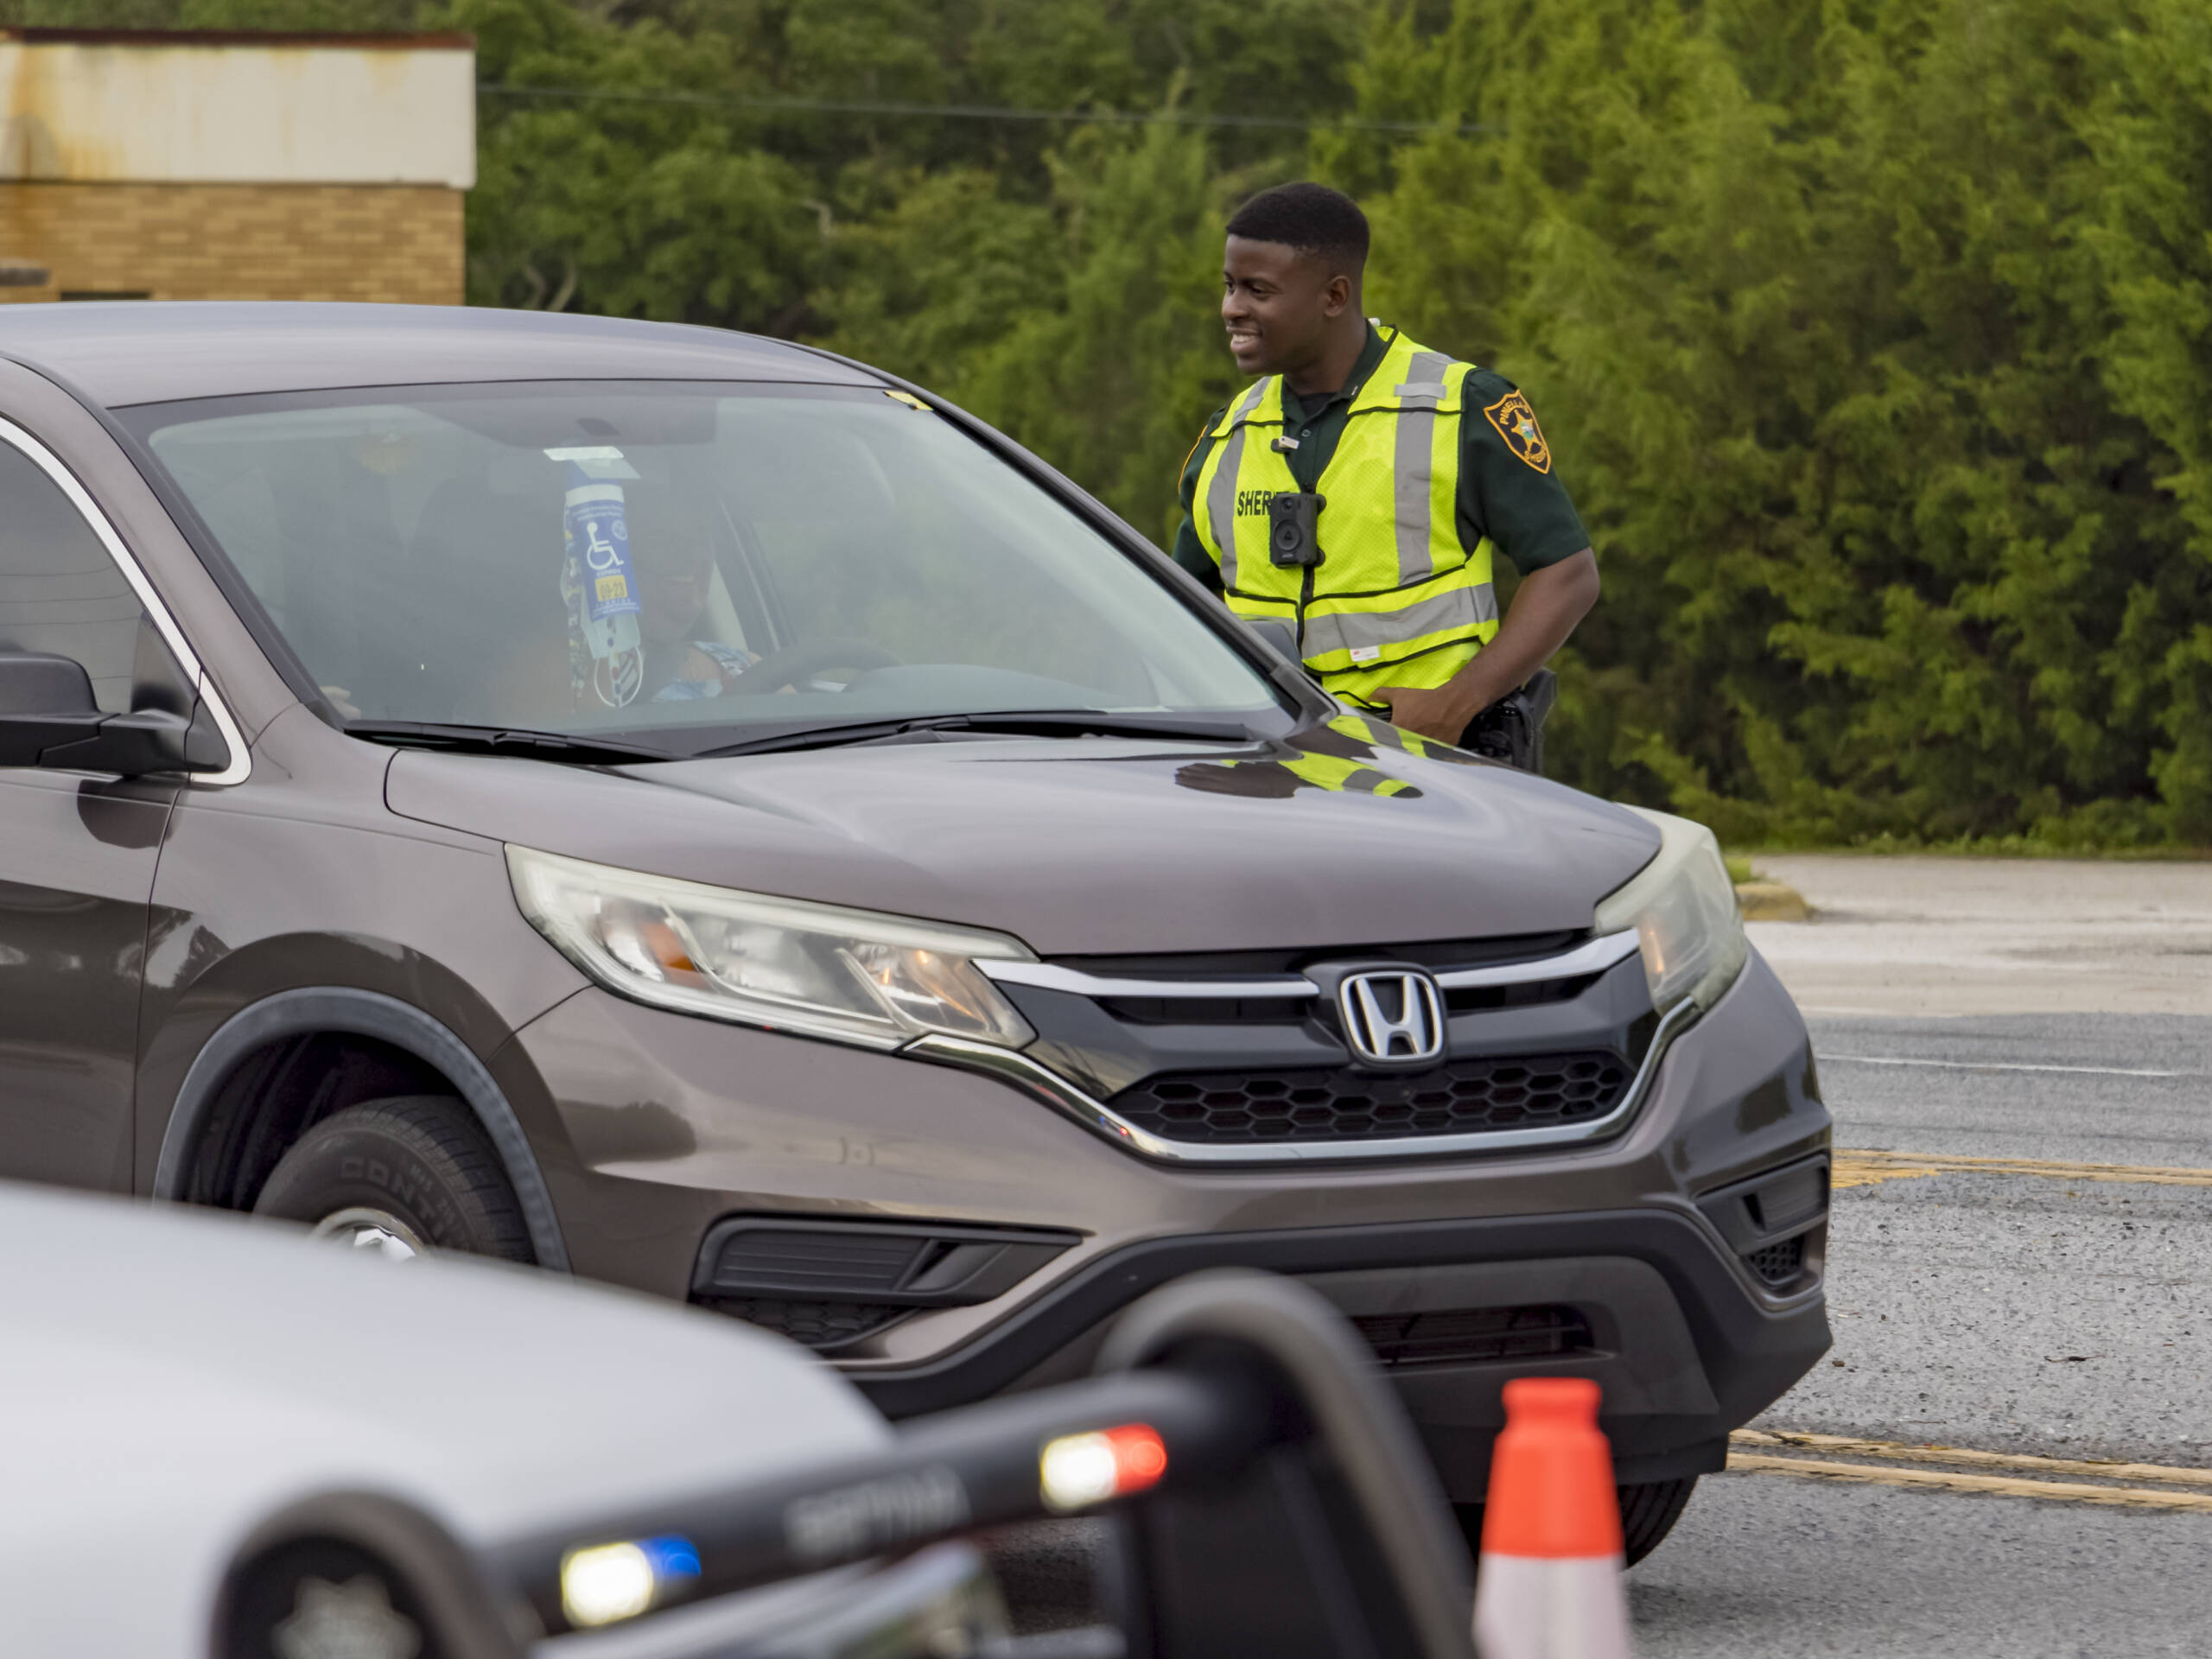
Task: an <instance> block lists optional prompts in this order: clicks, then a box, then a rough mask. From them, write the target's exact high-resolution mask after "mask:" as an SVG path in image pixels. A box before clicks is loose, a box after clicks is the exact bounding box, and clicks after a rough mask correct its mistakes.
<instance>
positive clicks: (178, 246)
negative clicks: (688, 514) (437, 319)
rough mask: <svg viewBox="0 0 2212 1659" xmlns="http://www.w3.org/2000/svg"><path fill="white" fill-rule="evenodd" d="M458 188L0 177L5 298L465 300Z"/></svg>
mask: <svg viewBox="0 0 2212 1659" xmlns="http://www.w3.org/2000/svg"><path fill="white" fill-rule="evenodd" d="M462 200H463V193H462V192H461V191H460V190H456V189H449V188H445V187H443V186H440V185H404V184H371V185H354V184H188V183H170V182H161V183H81V184H80V183H64V182H60V181H55V182H22V183H5V182H0V258H4V259H6V260H8V261H10V262H11V263H18V264H27V265H31V266H36V267H41V268H43V269H44V270H45V271H46V273H47V275H48V282H47V283H45V285H43V286H39V287H0V302H7V301H25V300H54V299H60V298H63V297H65V296H68V297H74V296H79V295H81V296H87V297H89V296H95V295H99V296H107V295H114V296H124V295H128V296H133V297H137V296H143V297H146V298H149V299H156V300H369V301H386V302H401V303H406V304H416V305H458V304H460V303H461V288H462V281H463V271H462V231H461V204H462Z"/></svg>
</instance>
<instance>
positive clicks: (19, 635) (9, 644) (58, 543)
mask: <svg viewBox="0 0 2212 1659" xmlns="http://www.w3.org/2000/svg"><path fill="white" fill-rule="evenodd" d="M144 614H145V613H144V609H143V607H142V606H141V605H140V604H139V603H138V595H137V594H135V593H133V592H132V591H131V588H130V582H127V581H126V580H124V575H123V572H122V571H121V570H120V569H118V568H117V567H116V563H115V561H114V559H112V558H111V557H110V556H109V555H108V550H107V549H106V548H105V546H103V545H102V544H101V543H100V539H99V537H98V536H96V535H94V534H93V532H92V526H91V525H90V524H86V522H85V519H84V517H83V515H82V514H80V513H79V512H78V511H77V509H76V507H75V505H73V504H72V502H71V501H70V499H69V498H68V497H67V496H66V495H64V494H62V493H61V490H60V486H58V485H56V484H55V483H54V480H52V479H50V478H48V476H47V475H46V474H45V473H43V472H42V471H41V470H40V469H39V467H38V466H37V464H36V463H35V462H34V461H32V460H31V459H30V457H29V456H28V455H26V454H23V453H22V451H20V450H18V449H16V448H12V447H10V446H9V445H7V444H4V443H0V650H6V651H39V652H53V653H54V654H55V655H57V656H61V657H73V658H76V659H77V661H79V663H81V664H84V667H85V672H86V673H87V674H88V675H90V676H91V677H92V692H93V695H94V696H97V697H98V698H99V705H100V707H101V708H102V709H109V710H111V711H113V712H115V713H118V714H120V713H123V712H124V711H126V710H128V709H130V706H131V687H132V684H133V682H134V678H135V677H136V676H135V675H134V669H137V670H139V671H143V670H144V669H145V668H146V667H147V666H149V664H145V663H144V662H143V661H142V660H141V659H140V639H139V634H140V626H141V622H142V619H143V618H144ZM145 632H146V633H147V635H148V636H149V639H148V643H149V645H153V646H154V651H155V652H156V653H158V654H159V656H161V657H162V658H164V659H165V658H167V655H168V653H167V652H163V651H161V650H160V647H159V645H158V644H157V643H156V642H155V641H154V640H153V639H152V634H153V630H152V628H151V626H147V627H146V629H145ZM172 672H173V671H172Z"/></svg>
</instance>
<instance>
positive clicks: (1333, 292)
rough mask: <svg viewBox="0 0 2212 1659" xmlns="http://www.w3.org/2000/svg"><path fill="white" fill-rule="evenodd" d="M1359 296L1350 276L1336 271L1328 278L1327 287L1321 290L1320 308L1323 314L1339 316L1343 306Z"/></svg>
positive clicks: (1351, 302) (1353, 301)
mask: <svg viewBox="0 0 2212 1659" xmlns="http://www.w3.org/2000/svg"><path fill="white" fill-rule="evenodd" d="M1358 298H1359V290H1358V289H1356V288H1354V287H1353V286H1352V281H1351V277H1347V276H1345V275H1344V272H1342V271H1338V273H1337V274H1336V275H1335V276H1333V277H1330V278H1329V285H1328V287H1326V288H1325V289H1322V290H1321V310H1322V313H1323V315H1326V316H1331V317H1341V316H1342V315H1344V308H1345V307H1346V306H1348V305H1351V304H1354V303H1356V302H1357V300H1358Z"/></svg>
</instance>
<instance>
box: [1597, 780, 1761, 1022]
mask: <svg viewBox="0 0 2212 1659" xmlns="http://www.w3.org/2000/svg"><path fill="white" fill-rule="evenodd" d="M1628 810H1630V811H1631V812H1635V813H1638V814H1640V815H1641V816H1643V817H1647V818H1649V819H1650V820H1651V822H1652V823H1655V824H1656V825H1657V826H1658V827H1659V836H1660V841H1659V851H1658V853H1657V854H1656V855H1655V856H1654V857H1653V858H1652V861H1650V862H1649V864H1647V865H1645V866H1644V867H1643V868H1642V869H1641V870H1638V871H1637V873H1636V874H1635V876H1634V877H1633V878H1631V879H1630V881H1629V882H1628V884H1627V885H1626V886H1625V887H1622V888H1620V889H1619V890H1618V892H1616V893H1613V894H1612V895H1611V896H1610V897H1609V898H1605V899H1600V900H1599V904H1598V924H1597V931H1598V932H1599V934H1601V935H1603V934H1606V933H1618V932H1619V931H1621V930H1622V929H1624V928H1630V927H1632V928H1634V929H1635V930H1636V931H1637V936H1638V938H1639V940H1640V942H1641V944H1642V948H1643V976H1644V978H1645V979H1646V980H1647V981H1648V982H1649V984H1650V986H1651V1006H1652V1007H1655V1008H1656V1009H1658V1011H1659V1012H1660V1013H1661V1014H1665V1013H1667V1012H1668V1011H1669V1009H1671V1008H1673V1007H1675V1004H1677V1003H1679V1002H1681V1001H1683V1000H1684V999H1688V1001H1691V1002H1694V1003H1695V1004H1696V1005H1697V1006H1698V1007H1700V1008H1709V1007H1712V1006H1713V1004H1714V1003H1715V1002H1717V1001H1719V1000H1720V994H1721V993H1722V992H1723V991H1725V990H1726V989H1727V988H1729V987H1730V986H1731V985H1732V984H1734V983H1735V982H1736V976H1737V975H1738V973H1740V972H1742V971H1743V967H1744V957H1745V954H1746V953H1747V952H1748V951H1749V950H1750V949H1751V946H1750V945H1749V944H1748V943H1746V941H1745V938H1744V918H1743V912H1740V911H1739V910H1738V909H1737V907H1736V886H1735V883H1734V882H1732V881H1731V880H1729V879H1728V866H1727V864H1726V861H1723V860H1722V858H1721V856H1720V844H1719V842H1716V841H1714V840H1713V831H1712V830H1710V829H1707V828H1706V827H1705V826H1704V825H1703V824H1701V823H1691V822H1690V821H1689V820H1688V818H1677V817H1670V816H1669V815H1668V814H1667V813H1664V812H1647V811H1645V810H1643V808H1642V807H1640V806H1631V807H1630V808H1629V809H1628Z"/></svg>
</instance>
